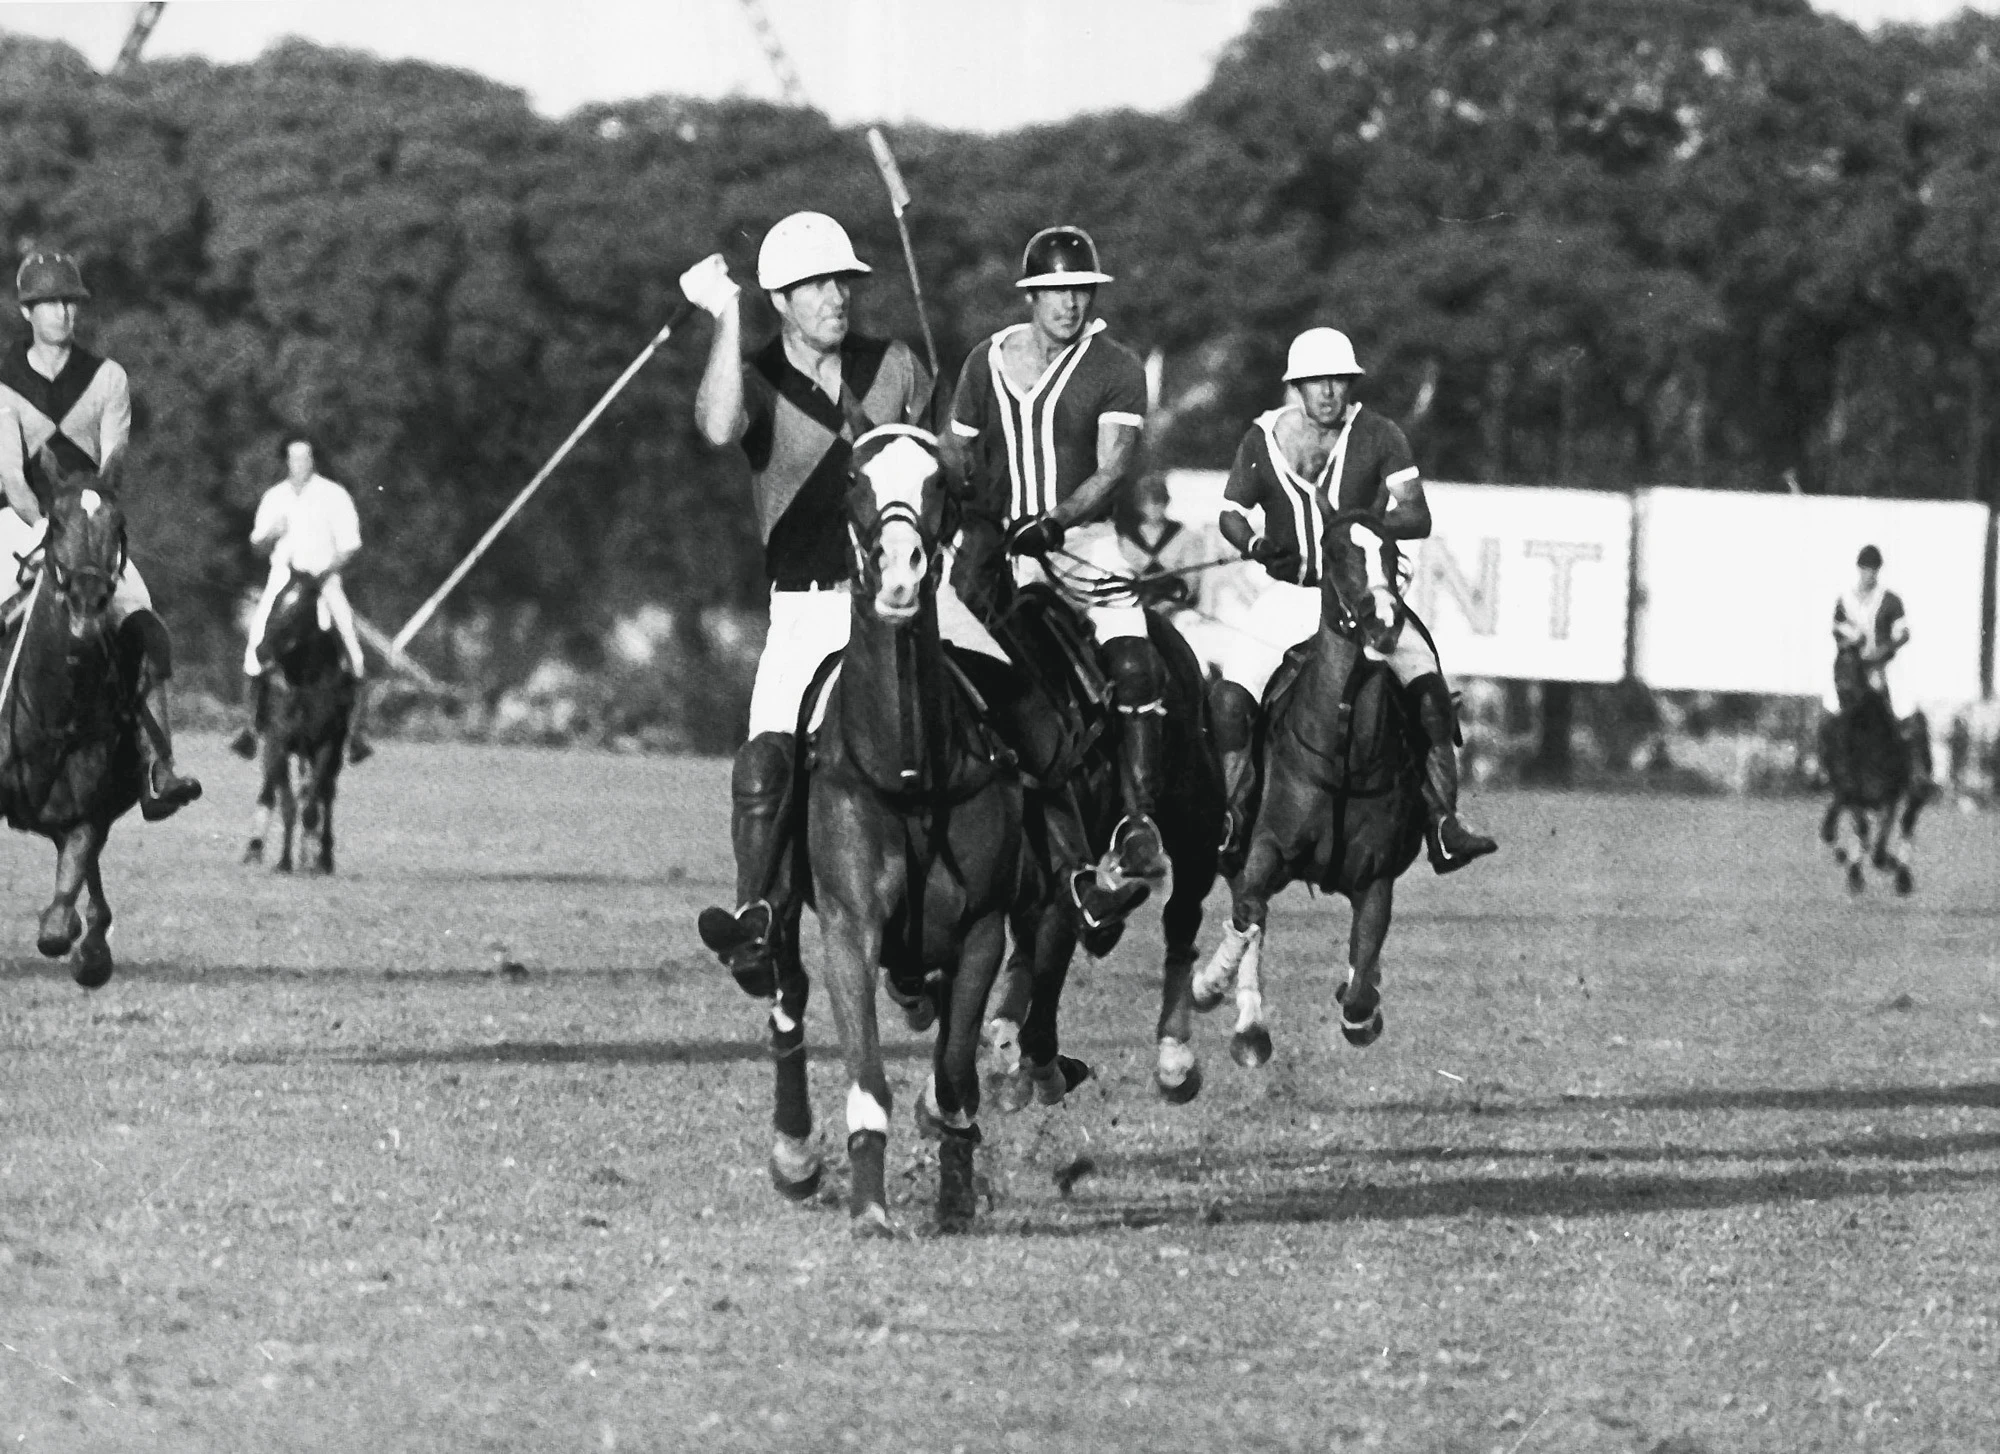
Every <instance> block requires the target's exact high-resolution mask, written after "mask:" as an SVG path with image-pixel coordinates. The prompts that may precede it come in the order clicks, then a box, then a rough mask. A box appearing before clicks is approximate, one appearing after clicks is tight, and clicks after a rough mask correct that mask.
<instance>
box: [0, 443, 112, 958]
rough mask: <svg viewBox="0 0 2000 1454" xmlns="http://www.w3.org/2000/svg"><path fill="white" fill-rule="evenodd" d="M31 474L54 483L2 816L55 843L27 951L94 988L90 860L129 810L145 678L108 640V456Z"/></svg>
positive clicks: (18, 674)
mask: <svg viewBox="0 0 2000 1454" xmlns="http://www.w3.org/2000/svg"><path fill="white" fill-rule="evenodd" d="M38 463H39V466H40V468H41V470H42V472H43V474H44V475H45V476H46V477H47V479H48V480H49V481H50V483H51V485H52V490H51V493H50V496H49V500H50V505H49V512H48V522H49V523H48V534H47V536H46V537H45V539H44V542H43V546H42V570H41V574H40V576H39V577H38V578H37V579H36V581H35V584H34V587H33V590H32V592H31V594H30V596H29V600H28V607H27V611H26V614H25V615H24V616H23V618H22V621H21V626H20V634H19V635H18V636H17V637H16V638H15V641H14V643H13V649H12V651H11V652H10V653H9V654H8V658H7V674H6V680H5V685H4V687H0V694H3V695H0V815H4V816H5V818H6V819H7V822H8V823H9V824H10V825H11V826H13V827H15V828H17V829H20V830H21V831H22V832H24V833H39V834H41V835H42V836H43V837H44V838H47V839H48V840H49V841H50V842H52V843H54V844H55V845H56V849H57V854H58V857H57V861H56V892H55V897H54V898H53V899H51V900H50V901H49V906H48V908H46V909H45V910H43V912H42V918H41V927H40V932H39V933H38V935H37V936H36V939H35V946H36V948H38V949H40V950H41V952H42V953H43V954H45V955H47V956H48V957H49V958H51V959H60V958H61V957H62V956H63V955H65V954H70V953H71V951H72V949H74V951H75V952H74V955H73V956H72V958H71V960H70V973H71V974H72V975H73V976H74V977H75V979H76V982H77V983H78V984H80V985H82V986H83V987H84V988H86V989H97V988H98V987H100V986H101V985H103V984H104V983H105V982H106V981H108V980H109V979H110V978H111V973H112V969H113V963H112V957H111V946H110V943H109V940H108V938H107V936H108V935H109V933H110V931H111V905H110V904H109V903H108V902H106V900H105V897H104V879H103V876H102V874H101V873H100V871H99V869H98V858H99V855H100V854H102V853H103V851H104V843H105V839H106V838H107V837H109V835H110V832H111V825H112V824H113V823H114V822H116V821H117V820H118V819H119V818H120V817H121V816H123V815H124V814H125V813H126V812H127V811H129V810H130V809H131V807H132V805H133V804H135V803H137V802H138V801H139V790H140V783H141V781H142V778H143V774H144V772H145V768H144V765H143V763H142V760H141V755H140V751H139V733H140V731H141V730H143V729H142V727H141V722H140V714H139V712H138V701H139V692H138V687H139V680H138V679H139V673H140V672H142V671H144V670H146V669H147V667H146V664H145V655H144V650H143V646H142V645H141V644H140V643H139V642H138V640H137V639H136V638H135V637H134V636H133V634H132V633H129V632H122V631H114V630H112V629H111V615H110V607H111V596H112V591H113V588H114V587H115V586H116V584H117V581H118V577H119V574H120V573H121V572H122V571H123V570H124V568H125V550H126V547H125V517H124V515H123V513H122V512H121V511H120V510H119V508H118V498H117V489H118V476H119V473H120V464H121V461H120V459H119V457H118V456H115V455H114V456H113V457H112V458H111V459H109V460H107V461H106V463H105V466H104V468H103V470H101V471H100V472H98V473H96V474H90V473H87V472H79V473H77V474H72V475H66V474H64V473H63V472H62V470H61V467H60V466H59V465H58V464H57V463H56V461H55V460H54V459H53V458H52V457H51V456H49V455H48V454H47V453H44V454H43V455H42V456H41V457H40V460H39V461H38ZM86 891H87V892H86ZM79 894H84V895H85V897H84V903H83V911H82V913H81V914H80V915H79V913H78V912H77V897H78V895H79Z"/></svg>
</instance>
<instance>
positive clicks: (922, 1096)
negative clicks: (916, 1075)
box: [910, 1081, 945, 1141]
mask: <svg viewBox="0 0 2000 1454" xmlns="http://www.w3.org/2000/svg"><path fill="white" fill-rule="evenodd" d="M910 1119H911V1120H912V1121H914V1122H915V1123H916V1130H917V1136H918V1137H919V1139H921V1140H925V1141H942V1140H943V1139H944V1133H945V1125H944V1117H942V1116H940V1115H939V1114H938V1108H937V1102H936V1101H934V1100H933V1099H932V1098H931V1083H930V1082H929V1081H925V1082H924V1088H923V1089H922V1090H920V1091H918V1092H917V1094H916V1104H914V1105H913V1106H911V1107H910Z"/></svg>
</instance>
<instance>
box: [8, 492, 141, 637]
mask: <svg viewBox="0 0 2000 1454" xmlns="http://www.w3.org/2000/svg"><path fill="white" fill-rule="evenodd" d="M47 530H48V522H47V521H46V520H37V521H36V522H35V523H34V524H32V525H30V524H29V523H28V522H27V521H25V520H23V519H22V518H21V517H20V515H18V514H17V513H16V512H15V511H14V508H13V507H12V506H11V505H0V572H4V573H5V575H6V579H5V580H4V581H0V598H4V597H6V596H11V595H12V594H13V593H14V590H15V589H16V585H15V583H16V582H17V581H18V580H19V572H20V569H21V560H22V558H23V557H25V556H26V555H28V554H29V553H30V552H31V551H33V550H35V549H36V548H37V547H39V546H40V545H41V543H42V536H43V534H44V533H45V532H46V531H47ZM152 609H153V595H152V592H150V591H148V590H147V589H146V581H145V578H144V577H143V576H141V575H140V574H139V567H138V566H136V565H134V564H133V563H132V562H131V560H130V559H129V558H128V559H127V560H126V562H125V569H124V570H123V571H121V572H120V573H119V576H118V584H117V585H115V586H114V587H112V590H111V621H112V624H113V625H117V624H119V623H120V622H122V621H124V620H125V618H126V617H128V616H130V615H131V614H132V613H133V612H134V611H150V610H152Z"/></svg>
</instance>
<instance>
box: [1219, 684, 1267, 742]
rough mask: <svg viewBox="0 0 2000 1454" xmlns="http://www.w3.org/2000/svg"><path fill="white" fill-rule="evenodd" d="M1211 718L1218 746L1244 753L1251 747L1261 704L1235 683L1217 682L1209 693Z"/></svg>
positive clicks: (1247, 690)
mask: <svg viewBox="0 0 2000 1454" xmlns="http://www.w3.org/2000/svg"><path fill="white" fill-rule="evenodd" d="M1208 715H1209V721H1210V723H1211V724H1212V725H1213V727H1214V729H1215V745H1216V746H1217V747H1219V748H1221V749H1222V750H1223V751H1224V752H1241V751H1242V750H1243V749H1244V748H1246V747H1248V746H1249V745H1250V737H1251V734H1252V733H1253V732H1254V731H1255V730H1256V725H1257V702H1256V699H1255V698H1253V697H1252V696H1251V695H1250V692H1249V689H1248V688H1246V687H1244V686H1242V685H1240V684H1239V683H1237V682H1232V681H1221V682H1217V683H1216V684H1215V687H1214V689H1213V690H1211V691H1210V692H1209V694H1208Z"/></svg>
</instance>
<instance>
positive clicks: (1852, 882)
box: [1847, 863, 1868, 894]
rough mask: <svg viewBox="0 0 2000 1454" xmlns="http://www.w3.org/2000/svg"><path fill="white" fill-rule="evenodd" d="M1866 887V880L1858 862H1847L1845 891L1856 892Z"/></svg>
mask: <svg viewBox="0 0 2000 1454" xmlns="http://www.w3.org/2000/svg"><path fill="white" fill-rule="evenodd" d="M1866 887H1868V880H1867V878H1866V877H1865V876H1864V875H1863V874H1862V872H1861V865H1860V864H1858V863H1850V864H1848V865H1847V891H1848V892H1849V893H1850V894H1858V893H1860V892H1861V891H1862V890H1863V889H1865V888H1866Z"/></svg>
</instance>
